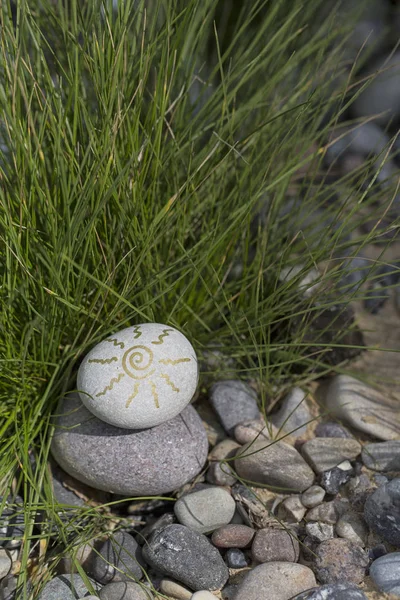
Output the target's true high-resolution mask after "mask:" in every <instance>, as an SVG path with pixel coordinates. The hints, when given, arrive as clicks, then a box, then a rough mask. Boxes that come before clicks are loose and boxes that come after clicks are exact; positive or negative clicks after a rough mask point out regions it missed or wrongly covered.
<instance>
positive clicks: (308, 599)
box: [292, 583, 367, 600]
mask: <svg viewBox="0 0 400 600" xmlns="http://www.w3.org/2000/svg"><path fill="white" fill-rule="evenodd" d="M292 600H367V596H366V595H365V594H364V592H363V591H362V590H360V588H359V587H357V586H356V585H354V584H352V583H328V584H326V585H321V587H318V588H313V589H312V590H307V591H306V592H303V593H302V594H299V595H298V596H295V597H294V598H292Z"/></svg>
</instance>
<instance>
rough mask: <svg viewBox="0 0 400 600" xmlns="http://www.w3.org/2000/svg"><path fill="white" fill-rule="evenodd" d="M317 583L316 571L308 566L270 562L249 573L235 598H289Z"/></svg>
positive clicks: (253, 599)
mask: <svg viewBox="0 0 400 600" xmlns="http://www.w3.org/2000/svg"><path fill="white" fill-rule="evenodd" d="M315 585H316V581H315V577H314V573H313V572H312V571H311V569H309V568H308V567H305V566H303V565H299V564H297V563H289V562H270V563H265V564H263V565H258V566H257V567H255V568H254V569H252V570H251V571H249V573H247V575H246V576H245V577H244V579H243V581H242V582H241V583H240V584H239V585H238V587H237V589H236V592H235V593H234V596H233V600H261V598H263V597H265V598H268V600H289V599H290V598H292V597H293V596H295V595H296V594H299V593H300V592H303V591H305V590H308V589H309V588H313V587H315ZM263 592H264V593H263ZM267 594H268V596H267Z"/></svg>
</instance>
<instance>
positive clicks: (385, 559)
mask: <svg viewBox="0 0 400 600" xmlns="http://www.w3.org/2000/svg"><path fill="white" fill-rule="evenodd" d="M369 574H370V577H371V578H372V580H373V582H374V583H375V585H376V587H377V588H378V589H379V590H380V591H381V592H386V593H387V594H394V595H395V596H397V597H399V598H400V552H391V553H390V554H386V555H385V556H381V557H380V558H377V559H376V560H374V562H373V563H372V565H371V566H370V569H369Z"/></svg>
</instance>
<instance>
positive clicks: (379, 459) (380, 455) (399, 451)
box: [361, 440, 400, 473]
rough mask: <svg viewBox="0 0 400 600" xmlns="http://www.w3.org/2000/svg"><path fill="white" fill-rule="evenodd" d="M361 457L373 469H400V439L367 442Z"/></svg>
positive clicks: (384, 470)
mask: <svg viewBox="0 0 400 600" xmlns="http://www.w3.org/2000/svg"><path fill="white" fill-rule="evenodd" d="M361 458H362V461H363V463H364V465H365V466H366V467H368V469H372V470H373V471H383V472H384V473H385V472H388V471H400V441H394V440H392V441H389V442H380V443H377V444H365V446H364V448H363V451H362V453H361Z"/></svg>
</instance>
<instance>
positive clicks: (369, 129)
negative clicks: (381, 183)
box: [326, 123, 390, 163]
mask: <svg viewBox="0 0 400 600" xmlns="http://www.w3.org/2000/svg"><path fill="white" fill-rule="evenodd" d="M335 140H336V141H335ZM329 142H333V143H331V145H330V146H329V147H328V148H327V151H326V158H327V160H328V163H332V162H333V161H334V160H336V159H338V158H339V159H340V158H343V156H344V155H345V154H356V155H361V156H364V157H367V156H369V155H370V154H381V153H382V152H383V151H384V150H385V148H386V147H387V146H389V142H390V138H389V136H388V135H387V134H386V133H385V132H384V131H383V130H382V129H381V128H380V127H379V125H377V124H376V123H360V124H357V125H351V126H350V127H345V128H343V127H340V128H339V129H335V130H333V131H332V133H331V134H330V136H329Z"/></svg>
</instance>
